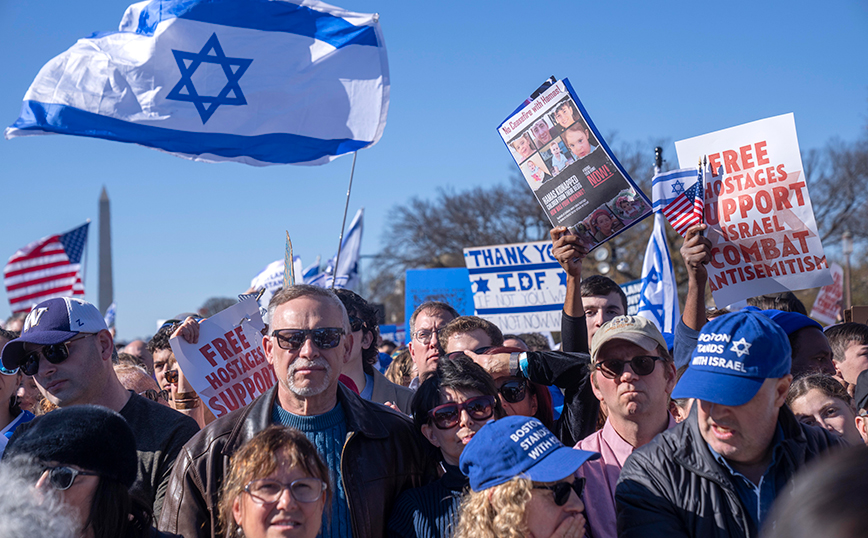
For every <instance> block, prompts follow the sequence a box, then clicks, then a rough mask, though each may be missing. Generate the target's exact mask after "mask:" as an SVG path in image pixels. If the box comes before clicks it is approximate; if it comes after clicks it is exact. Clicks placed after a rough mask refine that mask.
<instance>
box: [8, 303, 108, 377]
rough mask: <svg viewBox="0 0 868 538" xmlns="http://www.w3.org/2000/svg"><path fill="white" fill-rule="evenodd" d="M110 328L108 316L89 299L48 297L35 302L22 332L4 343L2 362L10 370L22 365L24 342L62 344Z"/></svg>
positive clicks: (25, 320) (44, 344) (25, 319)
mask: <svg viewBox="0 0 868 538" xmlns="http://www.w3.org/2000/svg"><path fill="white" fill-rule="evenodd" d="M103 330H108V327H106V324H105V319H103V317H102V315H101V314H100V313H99V310H97V308H96V307H95V306H94V305H92V304H90V303H89V302H87V301H82V300H81V299H73V298H72V297H57V298H55V299H47V300H45V301H42V302H41V303H39V304H37V305H36V306H34V307H33V308H32V309H31V310H30V313H29V314H27V317H26V318H24V329H22V331H21V336H19V337H18V338H16V339H15V340H10V341H9V342H8V343H7V344H6V346H4V347H3V354H2V359H0V360H2V362H3V367H4V368H6V369H7V370H14V369H16V368H18V366H19V364H20V362H21V360H22V359H23V358H24V344H37V345H41V346H46V345H49V344H59V343H61V342H66V341H67V340H69V339H71V338H73V337H75V336H76V335H77V334H79V333H98V332H100V331H103Z"/></svg>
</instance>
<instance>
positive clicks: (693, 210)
mask: <svg viewBox="0 0 868 538" xmlns="http://www.w3.org/2000/svg"><path fill="white" fill-rule="evenodd" d="M703 209H705V200H704V198H703V193H702V181H697V182H696V183H694V184H693V185H691V186H690V188H688V189H687V190H686V191H684V192H682V193H681V194H679V195H678V197H677V198H675V200H673V201H672V202H670V203H669V205H667V206H666V207H664V208H663V216H664V217H666V220H668V221H669V224H671V225H672V227H673V228H675V231H676V232H678V233H679V234H681V236H682V237H683V236H684V234H686V233H687V230H688V229H689V228H690V227H691V226H695V225H697V224H702V210H703Z"/></svg>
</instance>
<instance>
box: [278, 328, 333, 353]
mask: <svg viewBox="0 0 868 538" xmlns="http://www.w3.org/2000/svg"><path fill="white" fill-rule="evenodd" d="M344 334H346V333H345V332H344V330H343V329H341V328H340V327H327V328H323V329H277V330H275V331H272V333H271V336H273V337H274V338H276V339H277V345H278V346H280V347H281V348H283V349H286V350H289V351H298V350H299V349H300V348H301V346H303V345H304V342H305V340H307V337H308V335H310V339H311V340H312V341H313V345H315V346H316V347H318V348H320V349H331V348H333V347H336V346H337V345H338V344H340V343H341V336H343V335H344Z"/></svg>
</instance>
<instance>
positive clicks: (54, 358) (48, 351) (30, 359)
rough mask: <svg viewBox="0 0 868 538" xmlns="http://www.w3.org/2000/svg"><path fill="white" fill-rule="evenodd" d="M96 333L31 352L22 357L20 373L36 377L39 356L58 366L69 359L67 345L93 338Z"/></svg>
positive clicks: (85, 334)
mask: <svg viewBox="0 0 868 538" xmlns="http://www.w3.org/2000/svg"><path fill="white" fill-rule="evenodd" d="M94 334H96V333H84V334H83V335H82V336H77V337H75V338H73V339H71V340H67V341H66V342H61V343H59V344H48V345H45V346H42V349H38V350H36V351H31V352H30V353H27V354H26V355H24V360H22V361H21V371H22V372H24V374H25V375H30V376H33V375H36V373H37V372H39V356H40V355H42V356H43V357H45V360H47V361H48V362H50V363H51V364H60V363H61V362H63V361H65V360H66V359H68V358H69V344H71V343H72V342H76V341H78V340H84V339H85V338H87V337H88V336H93V335H94Z"/></svg>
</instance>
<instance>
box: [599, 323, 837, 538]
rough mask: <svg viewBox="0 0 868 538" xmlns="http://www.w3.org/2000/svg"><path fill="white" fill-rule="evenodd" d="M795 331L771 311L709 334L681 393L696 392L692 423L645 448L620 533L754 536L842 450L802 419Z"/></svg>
mask: <svg viewBox="0 0 868 538" xmlns="http://www.w3.org/2000/svg"><path fill="white" fill-rule="evenodd" d="M791 355H792V351H791V348H790V343H789V341H788V339H787V335H786V333H785V332H784V331H783V329H781V327H780V326H779V325H778V324H777V323H775V322H774V321H772V320H770V319H769V318H767V317H766V316H764V315H762V314H760V313H757V312H750V311H741V312H736V313H734V314H727V315H724V316H721V317H718V318H715V319H714V320H712V321H711V322H709V323H707V324H706V325H705V326H704V327H703V328H702V332H701V333H700V335H699V344H698V345H697V346H696V349H695V350H694V351H693V356H692V358H691V361H690V366H689V367H688V368H687V370H686V371H685V373H684V375H683V376H682V377H681V379H680V380H679V382H678V384H677V386H676V387H675V390H674V391H673V392H672V397H673V398H695V399H696V401H695V402H694V404H693V406H692V408H691V411H690V415H689V416H688V417H687V419H686V420H685V421H683V422H681V423H680V424H678V425H676V426H675V427H673V428H671V429H670V430H668V431H666V432H663V433H662V434H660V435H658V436H657V438H656V439H655V440H654V442H653V443H649V444H648V445H645V446H644V447H642V448H639V449H637V450H636V451H635V452H633V454H632V455H631V456H630V458H628V459H627V462H626V463H625V464H624V468H623V469H622V471H621V477H620V479H619V482H618V485H617V487H616V491H615V502H616V504H617V506H618V536H619V537H624V538H632V537H640V536H641V537H642V538H648V537H652V538H653V537H655V536H661V537H666V538H672V537H675V536H696V537H703V538H706V537H708V538H714V537H719V538H723V537H727V538H741V537H752V536H757V535H758V534H759V530H760V528H762V526H763V523H764V521H765V520H766V516H767V515H768V513H769V509H770V508H771V506H772V503H773V502H774V500H775V498H776V497H777V495H778V494H779V493H780V492H781V491H782V490H783V489H784V487H785V486H786V484H787V482H788V481H789V480H790V478H791V477H792V476H793V475H794V474H795V473H796V472H797V471H798V470H799V469H800V468H802V467H803V466H804V465H805V464H806V463H807V462H809V461H810V460H812V459H814V458H815V457H817V456H819V455H820V454H822V453H823V452H824V451H826V450H827V449H829V448H831V447H834V446H837V445H838V444H839V443H840V441H839V438H838V436H837V435H835V434H832V433H830V432H828V431H826V430H825V429H822V428H816V427H813V426H806V425H804V424H801V423H800V422H799V421H798V420H796V418H795V416H794V415H793V413H792V411H790V410H789V408H787V406H786V404H785V402H786V398H787V392H788V389H789V386H790V383H791V382H792V375H790V366H791Z"/></svg>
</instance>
